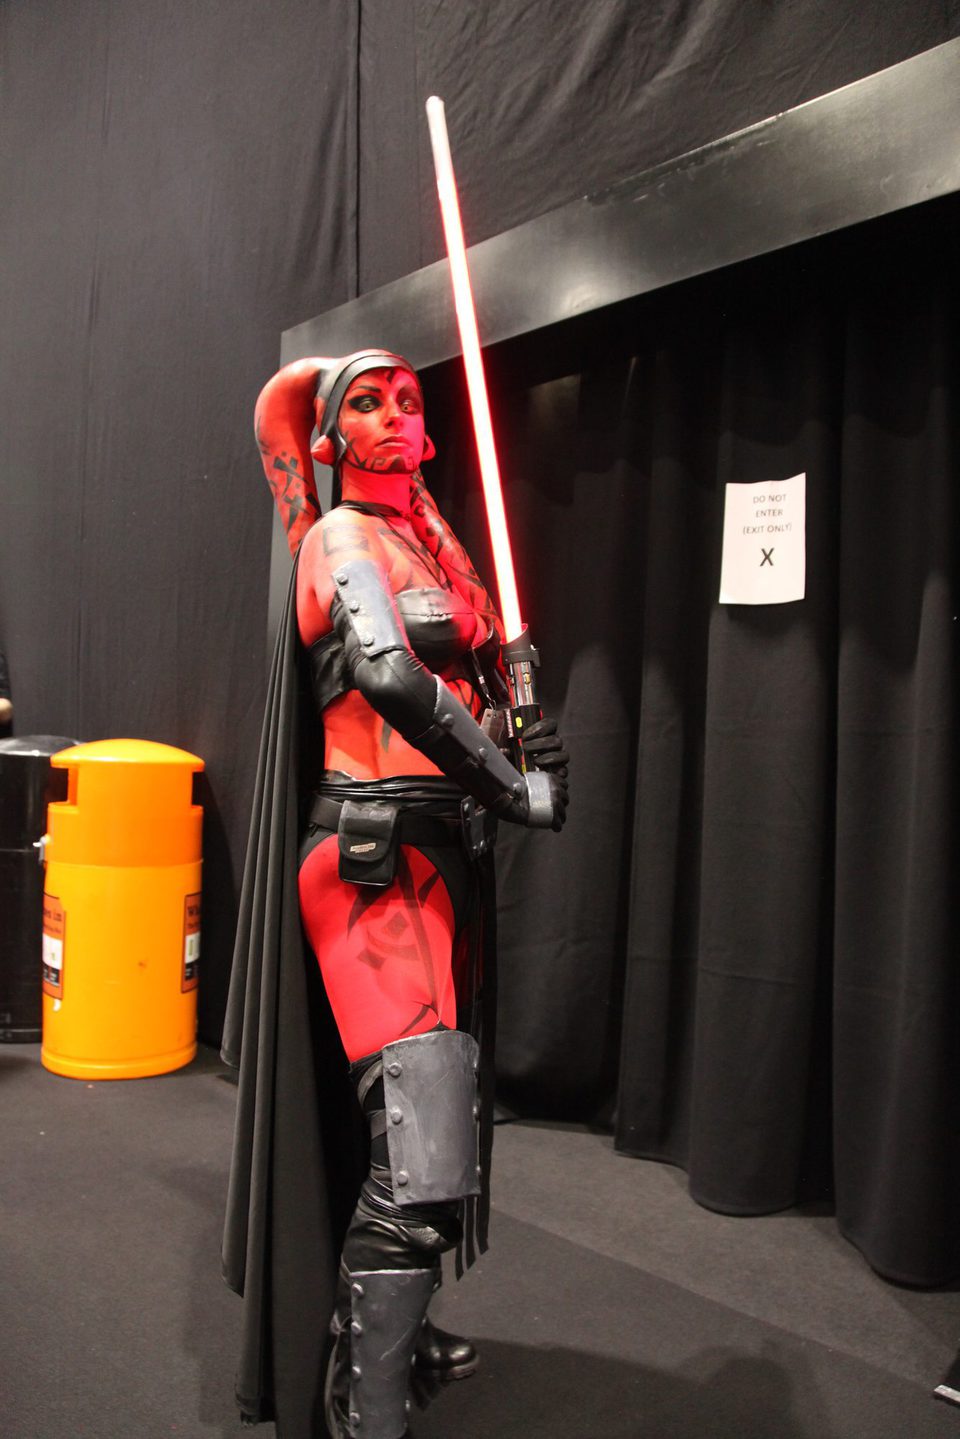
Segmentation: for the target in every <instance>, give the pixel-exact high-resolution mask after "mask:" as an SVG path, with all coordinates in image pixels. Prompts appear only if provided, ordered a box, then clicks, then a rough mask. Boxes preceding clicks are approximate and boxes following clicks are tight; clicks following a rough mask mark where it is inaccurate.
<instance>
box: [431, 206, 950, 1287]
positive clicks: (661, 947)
mask: <svg viewBox="0 0 960 1439" xmlns="http://www.w3.org/2000/svg"><path fill="white" fill-rule="evenodd" d="M958 244H960V202H958V201H957V199H956V198H954V197H951V198H950V199H949V200H947V201H944V202H939V203H936V204H933V205H930V206H927V207H924V208H922V209H919V210H916V211H913V212H911V213H909V214H905V215H902V216H897V217H894V218H892V219H890V220H886V221H882V222H877V223H875V224H873V225H869V226H864V227H859V228H858V229H856V230H852V231H849V232H847V233H846V234H844V235H843V236H840V237H836V238H832V239H830V240H826V241H821V242H818V243H815V244H810V245H805V246H803V247H798V248H797V249H795V250H794V251H792V252H790V253H786V254H783V255H779V256H774V257H768V258H767V259H766V260H764V261H760V262H754V263H752V264H750V265H747V266H743V267H737V268H736V269H732V270H730V271H727V272H725V273H723V274H721V275H718V276H716V277H712V278H709V279H705V280H702V281H700V282H698V283H696V284H691V285H687V286H684V287H682V288H681V289H679V290H678V291H676V292H674V293H673V294H670V295H664V296H662V297H660V298H658V299H647V300H644V301H640V302H637V303H635V304H634V305H632V306H622V307H618V309H617V311H616V312H615V313H613V314H609V315H604V316H598V317H595V318H594V319H593V320H591V321H588V322H585V323H584V324H582V325H581V326H580V327H579V329H578V330H577V331H575V332H574V331H571V330H569V329H568V330H566V331H561V332H559V333H557V334H554V335H550V336H541V337H539V341H538V343H537V345H536V351H535V352H534V347H533V346H532V345H530V344H524V345H522V346H512V347H511V346H504V347H501V349H500V350H499V351H497V352H495V353H494V354H492V355H491V357H490V373H491V377H492V382H493V387H494V395H495V413H496V415H497V419H498V427H499V433H500V437H501V446H502V449H503V467H504V470H505V472H506V473H507V474H508V475H509V476H510V477H511V480H510V492H509V501H508V507H509V511H510V514H511V517H512V518H513V520H514V523H515V526H516V533H517V535H518V536H520V537H521V538H520V560H519V573H520V576H521V583H522V599H523V602H524V611H525V613H526V614H527V615H528V616H529V617H530V620H531V623H532V624H533V626H534V633H535V636H536V637H538V638H539V639H540V643H541V645H542V648H543V651H544V670H543V690H544V703H545V706H546V707H547V708H548V709H549V710H551V711H552V712H553V713H557V714H559V715H560V717H561V721H562V730H563V734H564V736H565V738H566V739H567V741H568V743H569V747H570V750H571V754H572V762H571V774H572V781H571V782H572V787H573V788H572V803H571V810H570V817H569V820H568V824H567V827H566V829H565V831H564V833H563V835H562V836H560V838H559V839H552V838H551V839H548V840H545V839H544V838H543V837H541V836H535V835H527V834H524V833H522V832H517V831H514V832H509V831H508V832H507V833H506V834H505V835H504V836H503V839H502V841H501V848H500V859H501V867H500V873H501V883H500V898H501V916H502V920H501V951H502V963H501V994H502V1006H501V1024H500V1032H499V1037H498V1063H499V1073H500V1080H501V1084H500V1088H501V1093H502V1096H503V1098H504V1099H505V1100H506V1102H507V1103H508V1104H512V1105H513V1107H514V1108H516V1109H517V1110H519V1111H521V1112H530V1111H531V1110H532V1111H534V1112H539V1113H552V1114H554V1115H565V1116H570V1115H574V1114H579V1115H581V1116H582V1117H586V1118H591V1117H592V1118H596V1117H599V1116H602V1115H603V1114H604V1112H605V1111H604V1104H605V1101H606V1100H608V1099H609V1098H610V1097H611V1096H612V1094H613V1091H614V1087H615V1086H614V1082H613V1080H614V1076H613V1075H612V1074H611V1066H613V1065H614V1064H616V1063H617V1058H618V1056H619V1068H620V1083H619V1088H618V1090H617V1094H616V1107H617V1113H616V1138H617V1143H618V1146H619V1147H620V1148H621V1149H623V1150H625V1151H626V1152H629V1153H632V1154H641V1155H645V1156H652V1157H656V1158H659V1159H668V1160H670V1161H672V1162H674V1163H677V1164H681V1165H683V1166H684V1167H685V1168H686V1169H687V1170H688V1172H689V1176H690V1186H691V1192H692V1193H693V1194H694V1196H695V1197H696V1198H697V1199H698V1200H699V1201H700V1202H702V1203H704V1204H706V1205H709V1206H710V1207H712V1208H717V1209H721V1210H724V1211H727V1212H730V1213H741V1214H743V1213H763V1212H768V1211H771V1210H775V1209H780V1208H784V1207H786V1206H788V1205H790V1204H792V1203H794V1202H797V1201H804V1200H812V1199H821V1198H827V1197H829V1196H831V1194H833V1193H834V1189H835V1193H836V1200H837V1209H838V1216H839V1220H840V1223H841V1225H842V1227H843V1230H844V1232H845V1233H846V1234H847V1235H848V1236H849V1237H850V1238H851V1239H853V1240H854V1241H855V1242H856V1243H857V1244H858V1245H859V1246H860V1247H861V1248H862V1249H863V1251H864V1253H865V1254H866V1255H867V1257H868V1258H869V1259H870V1262H871V1263H872V1264H874V1265H875V1267H877V1268H878V1269H879V1270H880V1271H881V1272H883V1273H884V1274H886V1275H888V1276H890V1277H893V1278H896V1279H901V1280H905V1281H908V1282H914V1283H936V1282H938V1281H942V1280H944V1279H946V1278H949V1277H951V1276H953V1275H956V1273H957V1272H958V1271H960V1223H958V1220H957V1214H958V1212H960V1208H958V1202H960V1192H958V1188H957V1184H958V1178H960V1172H958V1159H960V1034H958V1028H957V1024H956V1012H957V1009H956V1003H957V987H958V986H957V964H956V954H957V939H958V935H957V928H958V926H957V923H956V917H955V903H954V896H955V892H956V884H957V880H958V878H960V875H958V869H957V821H956V814H957V803H956V801H957V754H956V749H957V745H956V741H957V729H958V725H957V718H958V716H957V709H956V697H955V686H954V676H955V671H956V661H957V647H958V646H957V634H958V623H957V619H956V616H957V610H958V603H957V599H958V595H957V579H958V555H957V551H958V543H957V529H958V519H960V516H958V513H957V511H958V508H960V495H958V485H960V456H958V450H957V414H958V400H960V392H958V381H960V373H958V361H960V306H958V289H957V280H956V273H955V270H956V267H955V265H954V264H953V263H952V260H951V256H952V255H954V254H955V253H956V250H957V246H958ZM458 407H459V408H460V409H462V395H461V384H460V379H459V375H458V374H457V372H456V370H455V368H454V367H445V371H444V373H443V374H440V373H437V374H436V375H435V376H434V377H433V379H432V383H431V389H430V392H429V394H428V413H429V414H431V415H433V414H438V413H439V414H443V415H446V416H447V423H446V424H445V425H443V426H442V428H441V429H439V430H438V431H437V434H436V435H435V436H434V438H435V439H437V442H438V445H439V446H440V448H441V453H442V454H444V455H447V456H452V457H459V455H460V454H462V453H463V450H464V447H465V446H466V445H467V443H468V440H467V437H466V434H465V424H466V421H465V417H464V416H463V415H462V414H458ZM454 415H456V416H457V418H456V420H455V421H454V423H453V425H452V426H451V424H450V417H451V416H454ZM432 423H433V422H432V421H431V424H432ZM434 428H436V427H435V426H434ZM437 463H438V464H440V465H441V466H442V469H441V472H440V475H439V476H438V478H437V481H436V483H437V488H438V490H440V491H441V492H442V494H443V508H444V511H445V512H447V513H450V514H451V515H457V514H458V510H459V516H458V518H460V520H461V524H462V528H463V529H464V531H465V533H467V534H468V535H469V536H470V539H471V545H472V547H473V548H474V549H475V550H476V551H477V552H479V553H482V552H483V536H482V516H481V515H480V513H479V512H478V510H477V502H476V499H475V494H476V481H475V477H474V475H473V474H472V471H471V472H470V473H469V474H468V477H467V483H465V484H464V483H463V475H462V474H461V473H460V469H459V464H460V462H459V459H457V458H454V459H448V461H447V462H446V464H444V463H443V461H442V460H441V461H440V462H437ZM468 468H469V467H468ZM801 472H805V473H806V475H807V496H808V500H807V503H808V516H807V518H808V535H807V552H808V584H807V597H806V599H805V600H804V601H803V602H802V603H798V604H790V605H783V606H762V607H756V608H754V607H747V606H721V605H719V604H718V603H717V595H718V593H719V579H720V552H721V535H722V527H723V501H724V485H725V484H726V483H727V482H729V481H746V482H749V483H751V484H752V485H760V486H771V485H776V483H777V481H778V480H782V479H785V478H788V477H789V476H791V475H795V474H798V473H801ZM435 473H436V472H435ZM624 964H625V967H626V976H625V978H626V990H625V1001H624V1003H623V1005H622V1010H621V995H622V994H623V981H624Z"/></svg>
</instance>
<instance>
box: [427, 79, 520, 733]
mask: <svg viewBox="0 0 960 1439" xmlns="http://www.w3.org/2000/svg"><path fill="white" fill-rule="evenodd" d="M427 124H428V126H429V128H430V145H431V148H432V150H433V164H434V169H435V170H436V174H437V193H438V195H439V197H440V215H441V218H442V220H443V234H444V239H445V240H446V245H447V254H448V256H449V259H450V274H451V277H452V280H453V304H454V309H455V310H456V314H457V329H458V330H459V332H460V346H461V348H462V350H463V363H464V367H465V369H466V374H467V393H468V395H469V397H470V409H471V412H472V415H473V429H474V435H475V436H476V442H477V458H478V460H479V462H480V478H481V480H482V482H483V493H484V499H485V501H486V506H487V524H488V526H489V528H490V543H491V546H492V549H493V564H494V569H495V570H496V572H497V589H498V590H499V593H500V612H501V614H502V616H503V627H504V632H505V634H506V636H507V643H506V644H505V645H504V647H503V657H504V660H505V662H506V665H507V671H508V674H509V677H510V688H511V692H512V699H513V705H512V707H511V719H512V722H513V731H514V737H515V738H516V739H519V737H520V733H521V731H522V730H523V727H524V725H525V724H531V723H532V722H533V721H534V720H536V719H539V718H540V706H539V705H538V703H537V698H536V684H535V677H534V674H533V669H534V667H535V666H536V665H538V664H539V663H540V657H539V655H538V654H537V651H536V649H535V648H534V646H533V645H532V644H531V642H530V638H529V632H528V630H527V627H526V625H525V624H524V623H523V621H522V620H521V618H520V601H519V599H518V597H517V581H516V575H515V573H514V568H513V552H512V550H511V548H510V535H509V532H508V530H507V516H506V513H505V511H504V507H503V487H502V485H501V483H500V466H499V465H498V464H497V447H496V444H495V443H494V438H493V422H492V420H491V418H490V403H489V400H488V398H487V384H486V379H485V377H484V373H483V358H482V356H481V354H480V336H479V333H478V331H477V315H476V310H475V309H474V304H473V294H472V292H471V289H470V272H469V270H468V268H467V247H466V244H465V243H464V238H463V225H462V223H461V220H460V204H459V201H458V199H457V183H456V179H455V178H454V173H453V159H452V157H451V154H450V140H449V137H448V135H447V119H446V114H445V111H444V107H443V101H442V100H441V99H440V98H439V96H437V95H431V96H430V99H429V100H428V101H427Z"/></svg>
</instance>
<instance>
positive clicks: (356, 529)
mask: <svg viewBox="0 0 960 1439" xmlns="http://www.w3.org/2000/svg"><path fill="white" fill-rule="evenodd" d="M380 557H381V556H380V538H379V535H378V533H377V528H376V524H375V517H374V516H372V515H364V514H361V513H360V512H359V511H357V510H340V509H335V510H328V511H327V513H326V514H325V515H323V516H322V517H321V518H320V519H319V520H318V521H317V523H316V524H315V525H313V526H312V527H311V529H310V530H309V531H308V532H307V534H306V536H305V537H304V541H303V545H302V547H301V550H300V563H301V566H303V567H305V568H306V569H308V570H311V571H315V570H317V569H321V570H322V569H330V568H333V567H335V566H336V565H338V564H343V562H344V561H345V560H348V559H361V558H362V559H371V560H376V559H379V558H380Z"/></svg>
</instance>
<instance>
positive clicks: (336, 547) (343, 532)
mask: <svg viewBox="0 0 960 1439" xmlns="http://www.w3.org/2000/svg"><path fill="white" fill-rule="evenodd" d="M369 548H370V543H369V541H368V539H367V537H366V534H365V533H364V530H363V526H362V525H349V524H348V525H330V526H329V527H328V528H325V529H324V531H323V553H324V554H325V555H336V554H339V553H340V552H341V551H343V550H369Z"/></svg>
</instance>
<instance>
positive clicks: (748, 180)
mask: <svg viewBox="0 0 960 1439" xmlns="http://www.w3.org/2000/svg"><path fill="white" fill-rule="evenodd" d="M958 135H960V39H958V40H951V41H949V42H948V43H947V44H945V45H938V46H937V47H936V48H935V49H933V50H927V51H924V52H923V54H920V55H916V56H914V57H913V58H912V59H910V60H904V61H903V62H902V63H901V64H899V65H894V66H891V68H890V69H889V70H881V71H879V72H878V73H877V74H875V75H870V76H868V77H867V78H866V79H864V80H858V81H856V82H855V83H854V84H852V85H846V86H844V88H843V89H841V90H835V91H833V93H832V94H829V95H824V96H822V97H821V98H820V99H817V100H811V101H809V102H808V103H807V104H805V105H799V106H797V108H796V109H794V110H787V111H784V113H783V114H781V115H775V116H773V117H772V118H771V119H769V120H764V121H762V122H761V123H760V124H758V125H752V126H750V127H749V129H746V130H741V131H738V132H737V133H736V134H734V135H728V136H726V137H725V138H724V139H722V140H716V141H714V142H713V143H711V144H709V145H704V146H702V147H701V148H700V149H698V150H692V151H690V153H689V154H686V155H682V156H680V158H679V159H676V160H672V161H669V162H668V163H666V164H664V165H660V166H658V167H657V168H656V169H654V170H649V171H647V172H646V173H644V174H642V175H638V176H636V177H634V178H632V179H629V180H626V181H623V182H622V183H621V184H618V185H616V186H614V187H613V188H611V189H608V190H605V191H603V192H600V193H597V194H593V195H587V196H585V197H584V198H583V199H581V200H576V201H574V202H573V203H571V204H569V205H564V206H563V207H562V208H560V209H558V210H554V211H551V212H550V213H549V214H546V215H541V216H539V217H538V218H537V219H535V220H530V221H528V222H527V223H526V224H524V225H518V226H517V227H516V228H515V229H512V230H507V231H505V232H504V233H503V234H500V235H496V236H494V237H493V238H492V239H489V240H484V241H483V242H482V243H481V244H479V245H474V246H473V247H472V248H471V250H470V272H471V277H472V280H473V288H474V295H475V300H476V306H477V318H478V324H479V328H480V337H481V340H482V342H483V343H484V344H485V345H491V344H494V343H496V342H497V341H501V340H507V339H511V338H514V337H515V336H517V335H522V334H526V333H528V332H529V331H532V330H538V329H541V328H542V327H543V326H545V325H553V324H556V323H558V322H559V321H562V320H566V319H570V318H572V317H573V316H576V315H582V314H585V313H587V312H589V311H591V310H595V309H598V308H600V307H602V306H605V305H612V304H616V303H617V302H618V301H621V300H626V299H629V298H631V297H633V296H635V295H642V294H645V293H647V292H649V291H652V290H657V289H660V288H661V287H662V286H664V285H669V284H673V283H674V282H676V281H678V280H685V279H688V278H690V277H692V276H694V275H701V274H705V273H706V272H707V271H710V270H717V269H720V268H721V267H723V266H725V265H730V264H733V263H735V262H737V261H740V260H748V259H751V258H753V257H754V256H757V255H763V254H766V253H768V252H769V251H771V250H777V249H782V248H783V247H784V246H787V245H792V244H795V243H797V242H798V241H801V240H808V239H812V238H813V237H814V236H817V235H825V234H828V233H830V232H831V231H833V230H840V229H843V228H845V227H846V226H848V225H854V224H858V223H859V222H861V221H864V220H871V219H875V218H877V217H878V216H881V215H885V214H889V213H890V212H891V211H894V210H901V209H904V208H906V207H907V206H909V205H916V204H918V203H920V202H921V201H924V200H930V199H933V198H934V197H935V196H938V195H945V194H948V193H950V192H951V191H954V190H958V189H960V145H958V143H957V137H958ZM368 344H378V345H384V346H386V347H387V348H389V349H392V350H395V351H397V352H398V353H399V354H402V355H406V357H407V358H408V359H409V360H410V361H411V362H412V363H413V364H414V365H416V366H418V367H420V368H422V367H425V366H428V365H433V364H437V363H438V362H440V361H442V360H448V359H450V358H451V357H452V356H453V355H456V354H458V353H459V341H458V339H457V333H456V324H455V320H454V314H453V305H452V299H451V294H450V280H449V274H448V271H447V266H446V262H445V261H441V262H438V263H437V264H434V265H428V266H426V267H425V268H424V269H422V270H417V271H415V272H414V273H413V274H411V275H406V276H405V277H404V278H403V279H401V280H395V281H394V282H393V283H391V284H389V285H384V286H382V287H381V288H380V289H378V290H373V291H371V292H370V293H369V294H366V295H362V296H361V297H360V298H359V299H357V300H353V301H351V302H350V303H349V304H346V305H340V306H339V307H338V308H336V309H334V310H328V311H327V312H326V314H323V315H318V316H317V317H316V318H315V319H312V320H307V321H306V322H305V323H304V324H301V325H297V326H296V327H295V328H294V329H291V330H287V331H286V332H285V333H284V336H283V346H282V357H283V360H284V362H286V361H288V360H294V359H299V358H300V357H301V356H304V355H317V354H320V355H338V354H346V353H349V352H350V351H351V350H356V349H358V348H360V347H361V346H363V345H368Z"/></svg>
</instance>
